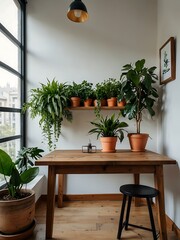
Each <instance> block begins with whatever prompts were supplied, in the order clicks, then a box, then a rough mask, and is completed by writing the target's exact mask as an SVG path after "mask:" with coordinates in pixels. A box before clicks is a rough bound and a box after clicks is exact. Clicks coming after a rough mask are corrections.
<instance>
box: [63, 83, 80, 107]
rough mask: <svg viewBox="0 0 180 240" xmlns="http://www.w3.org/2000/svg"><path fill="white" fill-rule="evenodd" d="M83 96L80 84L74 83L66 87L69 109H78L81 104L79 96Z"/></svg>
mask: <svg viewBox="0 0 180 240" xmlns="http://www.w3.org/2000/svg"><path fill="white" fill-rule="evenodd" d="M82 94H83V87H82V83H75V82H72V84H70V85H68V88H67V95H68V98H69V99H70V101H71V107H79V106H80V103H81V96H82Z"/></svg>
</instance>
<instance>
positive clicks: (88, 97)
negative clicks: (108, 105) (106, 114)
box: [81, 80, 94, 107]
mask: <svg viewBox="0 0 180 240" xmlns="http://www.w3.org/2000/svg"><path fill="white" fill-rule="evenodd" d="M81 84H82V94H81V100H82V101H83V103H84V106H85V107H89V106H91V105H92V101H93V98H94V89H93V83H90V82H87V81H86V80H84V81H82V83H81Z"/></svg>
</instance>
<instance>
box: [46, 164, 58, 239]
mask: <svg viewBox="0 0 180 240" xmlns="http://www.w3.org/2000/svg"><path fill="white" fill-rule="evenodd" d="M55 183H56V173H55V167H54V166H49V167H48V187H47V210H46V239H51V238H52V234H53V220H54V206H55Z"/></svg>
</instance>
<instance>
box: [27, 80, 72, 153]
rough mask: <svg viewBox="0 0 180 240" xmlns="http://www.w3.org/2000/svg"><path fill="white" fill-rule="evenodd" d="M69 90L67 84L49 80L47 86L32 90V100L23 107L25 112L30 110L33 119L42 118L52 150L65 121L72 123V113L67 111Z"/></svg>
mask: <svg viewBox="0 0 180 240" xmlns="http://www.w3.org/2000/svg"><path fill="white" fill-rule="evenodd" d="M67 89H68V86H67V84H66V83H58V82H57V81H56V80H55V79H53V80H52V82H50V81H49V80H48V79H47V84H43V83H41V87H40V88H35V89H32V90H31V95H30V100H29V102H27V103H26V104H24V107H23V111H26V110H27V109H29V110H30V116H31V118H32V119H34V118H35V117H37V116H40V120H39V125H40V127H41V129H42V134H43V137H44V138H45V139H46V140H47V142H48V146H49V149H50V150H51V149H52V147H54V148H56V142H57V141H58V139H59V137H60V134H61V127H62V122H63V120H64V119H66V120H68V121H70V122H71V121H72V113H71V112H70V111H69V110H68V109H67V107H68V96H67Z"/></svg>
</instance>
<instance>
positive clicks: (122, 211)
mask: <svg viewBox="0 0 180 240" xmlns="http://www.w3.org/2000/svg"><path fill="white" fill-rule="evenodd" d="M126 198H127V196H126V195H124V196H123V202H122V207H121V214H120V218H119V228H118V234H117V239H120V238H121V233H122V230H123V218H124V210H125V207H126Z"/></svg>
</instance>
